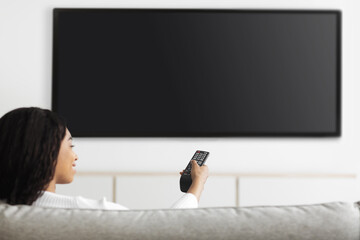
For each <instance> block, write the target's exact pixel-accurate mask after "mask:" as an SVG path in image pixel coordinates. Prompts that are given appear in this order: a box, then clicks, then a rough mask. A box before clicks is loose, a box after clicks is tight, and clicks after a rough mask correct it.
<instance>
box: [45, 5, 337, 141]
mask: <svg viewBox="0 0 360 240" xmlns="http://www.w3.org/2000/svg"><path fill="white" fill-rule="evenodd" d="M119 10H120V11H124V10H125V11H133V12H143V11H148V12H163V11H167V12H218V13H224V12H226V13H228V12H230V13H276V14H279V13H284V14H289V13H291V14H306V13H312V14H335V16H336V25H337V26H336V32H337V35H336V48H337V49H336V55H337V56H336V59H337V63H336V78H337V79H336V97H337V99H336V130H335V132H299V133H297V132H281V133H279V132H258V133H253V132H241V133H221V132H219V133H200V132H199V133H195V132H194V133H191V134H188V133H186V134H185V133H181V132H177V133H175V132H171V133H165V134H158V133H156V132H152V133H146V134H145V133H124V134H118V133H111V134H109V133H106V134H101V133H91V131H88V132H87V133H82V134H73V135H74V137H340V136H341V60H342V56H341V53H342V51H341V36H342V33H341V30H342V27H341V23H342V14H341V10H326V9H317V10H315V9H314V10H310V9H206V8H198V9H197V8H195V9H194V8H192V9H188V8H54V9H53V39H52V44H53V46H52V90H51V93H52V97H51V109H52V111H54V112H57V110H58V109H57V105H58V102H57V90H58V79H57V75H58V69H57V64H58V62H57V56H58V51H57V47H56V46H57V36H58V28H57V25H58V14H59V13H62V12H109V11H119ZM70 129H71V123H70Z"/></svg>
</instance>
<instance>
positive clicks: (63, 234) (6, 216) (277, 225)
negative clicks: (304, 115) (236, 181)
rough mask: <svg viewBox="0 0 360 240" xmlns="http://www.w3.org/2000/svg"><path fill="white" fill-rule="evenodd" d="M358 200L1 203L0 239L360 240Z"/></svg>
mask: <svg viewBox="0 0 360 240" xmlns="http://www.w3.org/2000/svg"><path fill="white" fill-rule="evenodd" d="M359 226H360V225H359V208H358V204H357V203H344V202H333V203H325V204H317V205H301V206H278V207H276V206H265V207H243V208H233V207H226V208H199V209H163V210H129V211H109V210H87V209H54V208H42V207H32V206H24V205H18V206H11V205H7V204H0V239H49V240H51V239H59V240H60V239H61V240H63V239H66V240H72V239H74V240H75V239H76V240H80V239H156V240H158V239H246V240H260V239H267V240H271V239H276V240H289V239H293V240H300V239H301V240H303V239H316V240H332V239H341V240H348V239H349V240H350V239H351V240H355V239H356V240H358V239H359Z"/></svg>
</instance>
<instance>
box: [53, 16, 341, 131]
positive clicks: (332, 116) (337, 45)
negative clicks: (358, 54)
mask: <svg viewBox="0 0 360 240" xmlns="http://www.w3.org/2000/svg"><path fill="white" fill-rule="evenodd" d="M53 16H54V19H53V20H54V26H53V27H54V29H53V86H52V109H53V110H54V111H55V112H58V113H59V114H60V115H62V116H63V117H65V119H67V121H68V124H69V129H70V131H71V132H72V135H73V136H76V137H178V136H181V137H213V136H340V132H341V131H340V126H341V125H340V119H341V118H340V116H341V114H340V113H341V111H340V110H341V109H340V103H341V96H340V80H341V12H340V11H338V10H238V9H54V12H53Z"/></svg>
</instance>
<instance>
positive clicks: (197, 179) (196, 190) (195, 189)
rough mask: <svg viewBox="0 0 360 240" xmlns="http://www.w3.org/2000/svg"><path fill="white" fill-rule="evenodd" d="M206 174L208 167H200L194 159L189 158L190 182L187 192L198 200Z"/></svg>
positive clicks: (207, 173) (207, 174)
mask: <svg viewBox="0 0 360 240" xmlns="http://www.w3.org/2000/svg"><path fill="white" fill-rule="evenodd" d="M183 172H184V171H182V172H180V174H182V173H183ZM208 176H209V169H208V167H207V166H206V165H202V166H201V167H200V166H199V165H198V163H197V162H196V161H195V160H191V179H192V184H191V186H190V188H189V190H188V191H187V192H188V193H192V194H194V195H195V196H196V198H197V199H198V201H199V200H200V196H201V193H202V191H203V190H204V185H205V182H206V180H207V178H208Z"/></svg>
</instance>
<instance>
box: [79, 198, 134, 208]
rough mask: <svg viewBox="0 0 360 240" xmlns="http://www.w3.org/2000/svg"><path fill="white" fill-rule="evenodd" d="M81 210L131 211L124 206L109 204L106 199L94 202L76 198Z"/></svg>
mask: <svg viewBox="0 0 360 240" xmlns="http://www.w3.org/2000/svg"><path fill="white" fill-rule="evenodd" d="M76 201H77V204H78V206H79V208H90V209H104V210H129V209H128V208H127V207H124V206H123V205H120V204H117V203H113V202H109V201H107V200H106V198H105V197H104V198H103V199H101V200H93V199H88V198H83V197H76Z"/></svg>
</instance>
